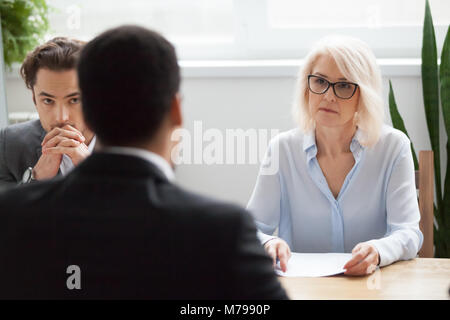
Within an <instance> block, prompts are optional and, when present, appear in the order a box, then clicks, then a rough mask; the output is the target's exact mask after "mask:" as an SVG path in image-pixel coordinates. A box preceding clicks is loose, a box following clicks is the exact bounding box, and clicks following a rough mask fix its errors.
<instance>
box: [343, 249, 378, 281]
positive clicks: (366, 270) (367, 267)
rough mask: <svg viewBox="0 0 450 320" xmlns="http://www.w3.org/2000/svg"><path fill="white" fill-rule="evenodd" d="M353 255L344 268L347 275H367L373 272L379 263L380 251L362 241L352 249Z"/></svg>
mask: <svg viewBox="0 0 450 320" xmlns="http://www.w3.org/2000/svg"><path fill="white" fill-rule="evenodd" d="M352 254H353V257H352V259H350V261H348V262H347V263H346V264H345V266H344V269H345V270H346V271H345V273H344V274H346V275H365V274H370V273H372V272H373V271H374V270H375V269H376V266H377V264H378V259H379V258H378V251H377V250H376V248H375V247H374V246H373V245H370V244H366V243H361V244H358V245H357V246H355V248H354V249H353V250H352Z"/></svg>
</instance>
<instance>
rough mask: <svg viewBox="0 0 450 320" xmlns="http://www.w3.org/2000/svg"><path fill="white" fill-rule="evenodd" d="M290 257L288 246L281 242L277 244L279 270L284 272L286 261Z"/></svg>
mask: <svg viewBox="0 0 450 320" xmlns="http://www.w3.org/2000/svg"><path fill="white" fill-rule="evenodd" d="M289 257H290V253H289V247H287V246H286V245H283V244H279V245H278V260H280V267H281V271H283V272H286V270H287V263H288V260H289Z"/></svg>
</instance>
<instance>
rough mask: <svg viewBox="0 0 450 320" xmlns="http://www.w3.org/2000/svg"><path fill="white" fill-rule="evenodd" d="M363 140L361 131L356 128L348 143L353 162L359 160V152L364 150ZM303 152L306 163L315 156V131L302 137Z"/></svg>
mask: <svg viewBox="0 0 450 320" xmlns="http://www.w3.org/2000/svg"><path fill="white" fill-rule="evenodd" d="M362 138H363V132H362V131H361V129H359V128H356V132H355V134H354V136H353V138H352V141H351V143H350V151H351V152H352V153H353V157H354V158H355V160H359V158H360V157H361V152H362V150H363V149H364V147H363V145H362V144H361V139H362ZM303 151H304V152H305V153H306V162H309V161H310V160H311V159H312V158H314V157H315V156H316V155H317V144H316V133H315V130H311V131H309V132H307V133H305V134H304V135H303Z"/></svg>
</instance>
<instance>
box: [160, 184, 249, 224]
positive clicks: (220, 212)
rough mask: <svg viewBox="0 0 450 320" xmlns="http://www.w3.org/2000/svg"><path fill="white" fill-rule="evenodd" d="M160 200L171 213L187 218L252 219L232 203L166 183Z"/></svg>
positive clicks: (161, 191)
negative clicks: (180, 214) (245, 217)
mask: <svg viewBox="0 0 450 320" xmlns="http://www.w3.org/2000/svg"><path fill="white" fill-rule="evenodd" d="M158 192H159V200H160V201H161V203H163V204H165V205H167V208H168V209H169V211H170V212H173V213H174V214H177V215H178V214H179V213H182V215H184V216H187V218H191V217H198V216H201V218H202V219H213V220H217V221H221V220H223V219H228V220H230V219H235V221H236V219H237V220H240V219H241V218H242V217H241V216H242V215H244V216H248V217H250V215H249V213H248V212H247V210H245V209H244V208H242V207H241V206H239V205H238V204H234V203H231V202H225V201H220V200H216V199H213V198H210V197H207V196H203V195H199V194H197V193H195V192H191V191H188V190H185V189H183V188H182V187H180V186H178V185H174V184H171V183H166V184H163V185H162V186H160V188H158Z"/></svg>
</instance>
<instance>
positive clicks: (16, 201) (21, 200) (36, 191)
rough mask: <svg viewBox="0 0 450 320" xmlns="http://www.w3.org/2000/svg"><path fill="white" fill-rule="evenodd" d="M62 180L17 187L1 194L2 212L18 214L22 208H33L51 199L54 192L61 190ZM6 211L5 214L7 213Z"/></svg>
mask: <svg viewBox="0 0 450 320" xmlns="http://www.w3.org/2000/svg"><path fill="white" fill-rule="evenodd" d="M60 185H61V178H54V179H51V180H45V181H36V182H34V183H29V184H22V185H17V186H15V187H13V188H11V189H7V190H4V191H2V192H0V211H2V210H3V209H5V210H6V211H8V212H17V211H20V210H21V209H22V208H32V207H35V206H36V205H38V206H39V205H40V204H41V203H43V202H46V201H48V200H49V199H50V197H49V196H48V195H49V193H51V192H52V190H57V189H59V188H60ZM6 211H5V212H6Z"/></svg>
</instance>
